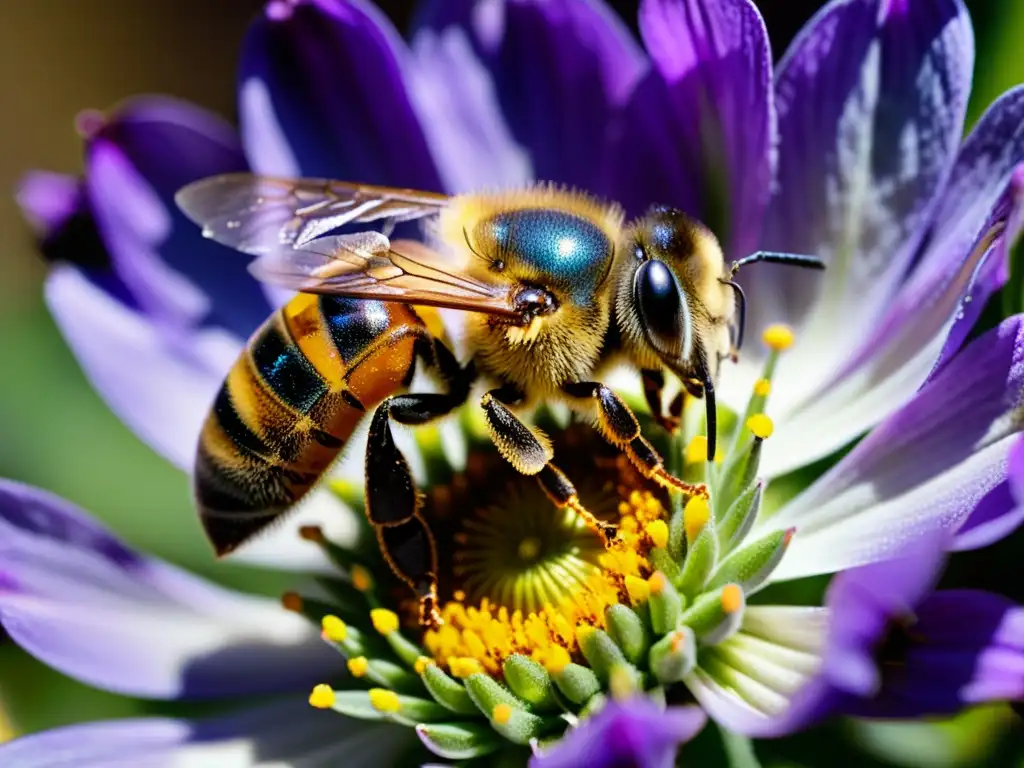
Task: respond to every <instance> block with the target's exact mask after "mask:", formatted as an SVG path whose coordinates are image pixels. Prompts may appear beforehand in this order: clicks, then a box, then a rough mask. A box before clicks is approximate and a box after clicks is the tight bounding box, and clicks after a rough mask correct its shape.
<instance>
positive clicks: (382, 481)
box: [366, 341, 474, 626]
mask: <svg viewBox="0 0 1024 768" xmlns="http://www.w3.org/2000/svg"><path fill="white" fill-rule="evenodd" d="M433 346H434V348H435V349H434V354H433V360H432V362H434V363H435V364H436V365H437V368H438V370H439V372H440V373H441V376H442V377H443V378H444V379H445V381H447V382H448V384H449V391H448V392H446V393H437V394H434V393H424V394H405V395H396V396H394V397H389V398H388V399H387V400H385V401H384V402H382V403H381V404H380V405H379V406H377V410H376V411H374V414H373V420H372V421H371V422H370V432H369V436H368V438H367V442H366V514H367V517H368V518H369V520H370V523H371V524H372V525H373V527H374V530H375V531H376V534H377V540H378V542H379V543H380V549H381V554H383V556H384V559H385V560H387V563H388V565H389V566H390V567H391V570H392V571H394V573H395V575H396V576H398V578H399V579H401V580H402V581H404V582H405V583H406V584H408V585H409V587H411V588H412V589H413V590H414V591H415V592H416V595H417V597H418V598H419V601H420V623H421V624H424V625H430V626H437V625H438V624H440V623H441V615H440V612H439V611H438V606H437V603H438V600H437V548H436V547H435V544H434V537H433V534H431V532H430V528H429V527H428V526H427V524H426V522H425V521H424V520H423V517H422V516H421V515H420V495H419V493H418V492H417V490H416V485H415V483H414V482H413V479H412V472H411V470H410V469H409V464H408V462H407V461H406V460H405V457H404V456H403V455H402V452H401V451H400V450H399V449H398V446H397V445H395V440H394V436H393V435H392V433H391V420H392V419H394V420H395V421H397V422H399V423H401V424H410V425H417V424H425V423H427V422H429V421H432V420H434V419H437V418H439V417H441V416H444V415H446V414H448V413H450V412H451V411H452V410H454V409H455V408H458V407H459V406H460V405H462V404H463V403H464V402H465V401H466V397H467V396H468V394H469V389H470V386H471V384H472V380H473V376H474V373H473V368H472V366H467V367H466V368H464V369H463V368H459V365H458V363H457V362H456V360H455V357H454V356H453V355H452V354H451V352H450V351H449V350H448V349H447V348H446V347H445V346H444V345H443V344H441V343H440V342H436V341H435V343H434V345H433Z"/></svg>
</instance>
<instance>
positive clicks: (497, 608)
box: [286, 327, 793, 758]
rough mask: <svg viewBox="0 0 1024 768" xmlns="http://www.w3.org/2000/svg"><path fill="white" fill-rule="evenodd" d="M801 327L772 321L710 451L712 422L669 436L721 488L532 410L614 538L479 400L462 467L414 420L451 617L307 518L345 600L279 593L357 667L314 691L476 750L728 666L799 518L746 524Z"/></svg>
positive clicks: (460, 754) (670, 691)
mask: <svg viewBox="0 0 1024 768" xmlns="http://www.w3.org/2000/svg"><path fill="white" fill-rule="evenodd" d="M791 342H792V334H791V333H790V332H789V331H788V329H785V328H781V327H773V328H772V329H771V330H770V332H769V333H766V334H765V343H766V345H767V346H768V347H769V349H770V350H771V354H770V355H769V358H768V362H767V364H766V368H765V371H764V375H763V377H762V378H761V379H759V380H758V382H757V383H756V385H755V387H754V393H753V396H752V398H751V400H750V403H749V405H748V408H747V412H746V413H744V414H742V415H741V416H740V417H739V418H738V419H737V420H736V424H737V425H739V426H738V428H737V429H735V430H734V433H733V435H732V438H731V440H723V441H722V442H724V443H725V444H726V445H727V446H728V447H727V448H726V449H724V450H723V452H722V454H721V456H720V457H716V459H717V460H716V461H715V462H714V463H712V464H710V465H708V464H706V463H705V462H704V460H703V455H704V453H703V452H704V451H706V442H704V438H702V437H692V438H690V439H687V438H686V437H684V436H677V437H675V438H674V439H672V440H671V441H667V442H666V445H665V448H666V455H667V456H668V457H669V461H670V463H671V464H672V465H673V468H674V469H675V471H676V472H677V473H678V474H679V475H681V476H683V477H685V479H687V480H688V481H694V482H706V483H707V484H708V486H709V488H710V491H711V493H710V500H708V499H705V498H703V497H701V496H693V497H689V498H681V497H675V498H671V497H669V496H668V495H667V494H666V493H665V492H664V491H663V490H661V489H660V488H658V487H657V486H653V485H650V484H648V483H647V481H645V480H644V479H643V478H642V477H640V476H639V475H638V474H637V473H636V471H635V470H633V469H632V467H631V466H630V464H629V462H628V460H626V459H625V457H622V456H618V455H617V454H616V453H615V452H614V450H613V449H609V448H608V447H607V446H605V445H604V444H603V443H602V442H601V440H600V438H599V437H598V436H597V435H596V433H593V432H592V430H590V429H589V428H588V427H586V426H584V425H579V424H571V425H569V426H567V427H566V426H564V425H563V426H559V425H558V424H557V423H556V422H554V420H553V417H552V416H551V415H550V414H548V413H541V414H539V415H538V419H539V421H540V422H541V423H542V424H543V426H545V427H546V428H547V429H548V431H550V432H551V433H552V434H553V436H554V441H555V453H556V455H558V456H560V457H563V458H562V462H563V464H564V465H565V467H566V471H567V472H568V473H573V475H574V476H575V477H579V478H580V491H581V497H582V498H583V501H584V502H585V503H586V504H587V506H588V508H590V509H592V510H594V511H595V513H596V514H598V516H600V517H601V518H602V519H606V520H609V521H615V522H617V524H618V535H617V537H616V539H615V540H614V542H613V543H612V544H611V545H610V546H608V547H605V546H604V545H603V544H602V542H601V541H600V539H599V538H598V537H597V536H596V534H594V533H593V532H591V531H590V530H589V529H587V528H586V527H585V526H584V525H583V524H582V523H581V521H579V520H578V519H577V518H576V517H575V516H574V515H573V514H572V513H571V512H567V511H558V510H556V509H555V508H554V507H553V506H552V505H551V503H550V501H549V500H548V499H547V498H546V497H545V496H544V495H543V493H542V492H541V491H540V490H539V489H538V488H537V487H536V486H535V484H534V483H533V481H532V480H531V479H530V478H525V477H522V476H519V475H516V474H515V472H514V471H513V470H511V469H509V468H507V467H505V466H504V464H503V463H502V462H501V459H500V457H498V456H497V455H496V454H495V452H494V450H493V448H491V447H490V446H489V445H488V444H487V443H486V440H485V439H483V437H482V433H481V432H480V430H479V429H478V427H477V426H475V425H474V424H473V422H472V420H471V417H469V416H466V417H464V420H463V426H464V427H465V429H464V434H465V435H466V437H467V439H468V441H469V454H468V456H469V458H468V460H467V462H466V466H465V468H464V469H462V470H456V469H454V468H452V466H451V465H450V464H448V463H447V462H446V460H444V459H443V458H442V455H443V454H442V452H441V451H440V450H439V446H440V442H439V440H438V439H437V437H438V436H437V434H436V433H432V432H431V431H429V430H425V431H423V430H421V431H420V433H419V434H418V435H417V438H418V441H419V444H420V448H421V449H422V450H423V452H424V454H425V459H426V461H425V464H426V466H427V467H428V474H429V475H430V477H429V478H428V483H427V486H428V487H429V490H428V491H427V492H426V494H425V498H424V516H425V518H426V519H428V520H430V521H431V524H432V527H434V528H435V536H436V538H437V540H438V545H439V548H440V558H439V560H440V562H441V563H442V564H443V565H442V573H440V574H439V581H440V584H441V597H442V605H441V616H442V618H443V624H442V625H440V626H438V627H432V628H426V629H423V628H421V627H419V626H418V625H417V624H416V622H415V612H414V610H412V609H413V607H414V606H413V601H412V600H411V599H410V597H411V596H410V595H407V594H405V593H404V592H403V590H402V589H400V588H399V589H392V587H391V586H390V585H391V582H392V581H393V580H392V579H391V578H390V574H389V573H387V572H386V570H382V569H381V568H380V567H379V566H378V565H376V564H375V561H374V560H372V559H365V555H362V556H361V555H357V554H355V553H350V552H345V551H342V550H340V549H338V548H337V547H335V546H334V545H333V544H331V543H330V542H328V541H325V540H324V539H323V537H322V536H320V535H318V534H317V532H316V531H315V530H312V531H306V536H307V538H310V539H312V540H314V541H317V542H319V544H320V545H321V546H323V547H324V548H325V549H326V551H327V552H328V554H329V555H331V556H332V557H333V558H334V559H335V561H336V562H338V563H339V565H342V566H344V567H345V569H346V570H347V572H348V574H349V578H348V579H347V580H341V579H337V580H334V579H332V580H326V581H325V582H324V586H325V587H326V588H327V590H328V591H329V592H330V593H332V594H333V595H334V596H336V597H337V598H338V602H337V605H335V604H334V603H333V602H328V603H320V602H316V601H312V600H299V601H297V600H296V596H294V595H290V596H289V598H288V599H287V600H286V605H287V606H288V607H290V608H292V609H293V610H301V611H303V612H304V613H306V614H307V615H310V616H311V617H312V618H314V619H316V620H317V621H319V622H320V623H321V627H322V636H323V638H324V640H325V642H328V643H329V644H331V645H332V646H334V647H336V648H337V649H338V650H339V651H340V652H342V653H343V654H345V656H346V657H347V668H348V671H349V673H350V675H351V678H350V679H349V680H348V681H347V682H345V681H342V682H338V683H335V686H334V687H332V686H329V685H326V684H322V685H318V686H317V687H316V688H315V689H314V690H313V692H312V694H311V695H310V703H311V704H312V705H313V706H314V707H318V708H322V709H326V708H331V709H334V710H337V711H339V712H342V713H344V714H347V715H350V716H353V717H361V718H370V719H378V720H390V721H394V722H398V723H404V724H407V725H411V726H415V727H416V730H417V733H418V734H419V736H420V738H421V740H422V741H423V743H424V744H426V746H427V747H429V748H430V749H431V750H432V751H434V752H435V753H437V754H438V755H441V756H444V757H449V758H467V757H470V756H475V755H482V754H486V753H488V752H491V751H494V750H496V749H499V748H500V746H501V744H502V741H511V742H514V743H516V744H521V745H528V744H530V745H533V746H534V748H535V749H542V748H543V747H542V746H541V744H542V743H543V742H544V741H546V740H550V739H553V738H558V737H559V736H560V735H561V734H562V733H563V732H564V730H565V728H566V726H567V724H573V723H576V722H577V721H578V720H579V719H580V718H582V717H586V716H588V715H590V714H593V713H594V712H595V711H597V710H598V709H599V708H601V707H602V706H603V705H604V703H605V702H606V701H607V698H608V697H609V696H612V697H615V698H620V699H624V698H629V697H632V696H635V695H636V694H637V693H645V692H646V693H647V694H648V695H652V696H654V697H655V698H659V697H660V698H661V699H664V697H665V696H671V697H672V698H673V699H679V698H680V697H683V698H686V697H688V694H687V692H686V686H687V685H688V682H689V681H692V680H693V679H694V676H700V675H705V676H711V677H715V676H716V675H726V674H727V670H728V669H729V665H721V664H717V663H716V659H717V655H716V654H727V655H729V654H732V655H733V656H735V655H736V654H740V655H742V653H744V652H748V651H749V648H746V647H745V646H746V644H749V642H752V640H751V638H746V639H745V640H741V639H739V638H738V637H737V635H738V633H740V634H742V628H743V624H744V614H745V608H746V600H747V597H748V596H749V595H750V594H751V593H752V592H754V591H755V590H757V589H758V588H759V587H761V586H762V585H763V584H764V583H765V581H766V579H767V578H768V576H769V574H770V573H771V571H772V570H773V569H774V568H775V566H776V565H777V564H778V563H779V561H780V560H781V558H782V556H783V554H784V553H785V550H786V547H787V545H788V544H789V541H790V539H791V537H792V535H793V531H792V530H788V531H776V532H773V533H770V534H767V535H765V536H764V537H763V538H760V539H758V540H755V541H752V542H750V541H747V534H748V532H749V531H750V530H751V527H752V525H753V522H754V520H755V519H756V517H757V515H758V512H759V509H760V504H761V498H762V491H763V484H762V483H761V482H760V481H759V480H758V479H757V469H758V461H759V457H760V450H761V444H762V443H763V441H764V440H765V439H768V438H769V437H770V436H771V433H772V429H773V425H772V422H771V419H769V418H768V417H767V416H766V415H765V414H764V412H763V411H764V407H765V402H766V399H767V397H768V395H769V393H770V390H771V385H770V379H771V375H772V372H773V370H774V366H775V362H776V358H777V355H778V354H779V352H781V351H782V350H784V349H786V348H787V347H788V346H789V345H790V343H791ZM545 420H547V421H545ZM652 429H653V428H652ZM574 457H575V458H574ZM588 464H589V466H588ZM348 500H349V501H350V502H354V501H357V500H356V499H353V498H351V497H350V498H349V499H348ZM361 558H362V559H361ZM359 604H362V606H363V608H362V609H361V610H360V609H358V608H356V606H357V605H359ZM755 635H756V632H755ZM730 643H731V644H730ZM716 679H717V678H716ZM719 682H720V683H721V682H723V681H722V680H719ZM725 682H726V683H727V682H728V681H725ZM364 684H366V685H370V686H373V687H371V688H369V690H366V689H365V687H364ZM735 690H736V692H737V693H738V695H740V696H741V697H743V696H746V695H750V694H749V692H745V691H744V690H743V688H742V686H738V687H737V688H736V689H735ZM655 691H657V693H655ZM752 705H754V706H758V707H760V708H761V709H765V708H766V705H765V702H763V701H760V702H752ZM474 720H478V722H474ZM484 721H487V723H489V727H487V726H486V725H485V723H484Z"/></svg>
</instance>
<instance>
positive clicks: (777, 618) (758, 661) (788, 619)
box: [685, 606, 828, 736]
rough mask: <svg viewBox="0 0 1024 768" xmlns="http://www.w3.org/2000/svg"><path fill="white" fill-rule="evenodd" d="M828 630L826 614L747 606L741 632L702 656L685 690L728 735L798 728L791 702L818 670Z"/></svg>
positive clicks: (795, 608) (776, 731) (820, 611)
mask: <svg viewBox="0 0 1024 768" xmlns="http://www.w3.org/2000/svg"><path fill="white" fill-rule="evenodd" d="M827 626H828V612H827V610H826V609H824V608H801V607H782V606H751V607H749V608H747V612H746V614H745V615H744V617H743V627H742V628H741V629H740V631H739V632H738V633H737V634H736V635H734V636H733V637H731V638H729V639H728V640H726V641H725V642H723V643H720V644H719V645H717V646H714V647H711V648H705V649H704V650H703V651H702V652H701V657H700V664H699V665H698V667H697V668H696V669H695V670H694V671H693V672H692V673H691V674H690V675H689V676H687V678H686V680H685V682H686V686H687V687H688V688H689V689H690V691H691V692H692V693H693V695H694V697H695V698H696V699H697V701H698V702H699V703H700V705H701V706H702V707H703V708H704V709H705V710H706V711H707V713H708V714H709V715H710V716H711V717H712V719H714V720H715V721H716V722H718V723H719V724H721V725H722V726H724V727H725V728H728V729H729V730H733V731H736V732H738V733H743V734H746V735H749V736H771V735H778V734H781V733H785V732H788V731H790V730H793V729H794V728H796V727H798V726H799V724H800V723H799V720H800V719H802V718H803V717H804V713H803V712H800V713H799V715H798V713H796V712H792V713H791V712H790V711H789V709H790V704H791V702H792V701H793V700H794V697H796V696H798V695H800V692H801V691H802V689H803V687H804V686H805V685H806V684H807V683H808V682H809V681H810V680H811V679H812V678H813V677H814V675H815V674H816V673H817V671H818V669H819V667H820V666H821V651H822V649H823V647H824V642H825V635H826V631H827Z"/></svg>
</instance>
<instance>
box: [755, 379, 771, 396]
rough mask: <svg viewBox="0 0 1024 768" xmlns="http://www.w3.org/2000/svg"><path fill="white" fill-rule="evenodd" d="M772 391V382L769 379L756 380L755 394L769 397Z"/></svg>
mask: <svg viewBox="0 0 1024 768" xmlns="http://www.w3.org/2000/svg"><path fill="white" fill-rule="evenodd" d="M771 391H772V383H771V382H770V381H769V380H768V379H758V380H757V381H755V382H754V394H755V395H757V396H758V397H768V395H770V394H771Z"/></svg>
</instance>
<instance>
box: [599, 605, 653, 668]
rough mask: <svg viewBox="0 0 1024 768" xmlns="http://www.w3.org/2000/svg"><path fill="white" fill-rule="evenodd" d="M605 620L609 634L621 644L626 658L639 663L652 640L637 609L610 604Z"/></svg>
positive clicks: (617, 643) (620, 646)
mask: <svg viewBox="0 0 1024 768" xmlns="http://www.w3.org/2000/svg"><path fill="white" fill-rule="evenodd" d="M604 620H605V624H606V625H607V627H608V634H609V635H611V638H612V640H614V641H615V644H616V645H617V646H619V649H620V650H621V651H622V654H623V655H624V656H625V657H626V660H627V661H629V662H631V663H633V664H636V663H638V662H639V661H640V660H641V659H642V658H643V657H644V653H646V652H647V646H648V645H649V644H650V641H651V640H650V633H649V632H648V631H647V627H646V626H644V622H643V620H642V619H641V618H640V617H639V616H638V615H637V614H636V612H635V611H633V610H632V609H630V608H628V607H626V606H625V605H622V604H621V603H616V604H615V605H613V606H610V607H609V608H608V610H607V611H605V614H604Z"/></svg>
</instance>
